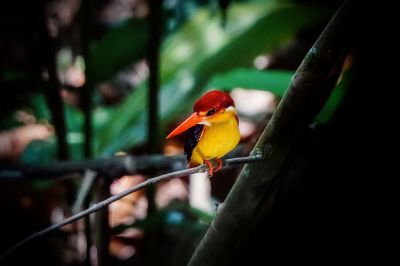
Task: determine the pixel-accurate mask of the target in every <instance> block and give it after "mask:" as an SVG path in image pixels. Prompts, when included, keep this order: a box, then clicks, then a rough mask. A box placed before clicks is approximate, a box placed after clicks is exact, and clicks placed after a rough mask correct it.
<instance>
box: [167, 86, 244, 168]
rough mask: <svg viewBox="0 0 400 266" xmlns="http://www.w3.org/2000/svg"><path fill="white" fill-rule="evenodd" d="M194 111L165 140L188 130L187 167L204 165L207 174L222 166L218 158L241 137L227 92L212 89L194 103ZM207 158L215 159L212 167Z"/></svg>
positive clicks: (229, 149)
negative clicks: (207, 168) (206, 167)
mask: <svg viewBox="0 0 400 266" xmlns="http://www.w3.org/2000/svg"><path fill="white" fill-rule="evenodd" d="M193 109H194V113H193V114H192V115H191V116H189V117H188V118H187V119H186V120H185V121H184V122H182V123H181V124H180V125H179V126H178V127H177V128H175V129H174V130H173V131H172V132H171V133H170V134H169V135H168V136H167V139H169V138H172V137H174V136H176V135H178V134H180V133H182V132H184V131H187V139H186V143H185V148H184V149H185V154H186V156H187V159H188V162H189V166H190V167H193V166H197V165H200V164H203V163H205V164H207V165H208V167H209V175H210V176H212V175H213V172H216V171H218V170H220V169H221V167H222V161H221V160H220V158H221V157H223V156H224V155H225V154H227V153H228V152H229V151H231V150H232V149H233V148H235V147H236V145H237V144H238V142H239V140H240V134H239V127H238V125H239V120H238V117H237V113H236V109H235V103H234V102H233V99H232V98H231V97H230V96H229V94H227V93H225V92H222V91H219V90H212V91H209V92H207V93H205V94H204V95H203V96H202V97H201V98H200V99H199V100H197V101H196V103H195V104H194V107H193ZM210 160H215V161H217V162H218V166H217V167H216V168H215V169H213V167H212V163H211V162H210Z"/></svg>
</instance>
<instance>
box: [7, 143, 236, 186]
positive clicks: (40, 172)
mask: <svg viewBox="0 0 400 266" xmlns="http://www.w3.org/2000/svg"><path fill="white" fill-rule="evenodd" d="M243 148H244V147H243V146H242V145H239V146H238V147H236V148H235V149H234V150H233V151H231V152H230V153H229V154H227V155H226V156H225V158H233V157H239V156H241V155H242V154H243ZM88 169H89V170H92V171H94V172H96V173H97V175H99V176H104V177H108V178H118V177H120V176H122V175H133V174H137V173H141V174H145V175H154V174H156V173H159V172H161V171H164V172H169V171H177V170H183V169H186V156H185V155H183V154H182V155H175V156H165V155H161V154H155V155H144V156H131V155H126V156H115V157H110V158H100V159H91V160H83V161H79V162H75V161H66V162H54V163H52V164H51V165H49V164H45V165H38V164H31V165H30V164H16V165H7V164H6V165H2V164H0V180H2V179H6V180H18V179H27V180H36V179H52V180H59V179H64V178H68V177H69V178H75V177H78V176H80V175H83V174H85V173H86V171H87V170H88Z"/></svg>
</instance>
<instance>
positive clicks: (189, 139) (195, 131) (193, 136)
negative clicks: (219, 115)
mask: <svg viewBox="0 0 400 266" xmlns="http://www.w3.org/2000/svg"><path fill="white" fill-rule="evenodd" d="M204 127H205V126H204V125H196V126H194V127H191V128H189V129H188V130H187V131H186V142H185V147H184V150H185V154H186V158H187V160H188V162H189V161H190V157H192V152H193V149H194V147H196V145H197V143H198V142H199V140H200V138H201V135H202V133H203V130H204Z"/></svg>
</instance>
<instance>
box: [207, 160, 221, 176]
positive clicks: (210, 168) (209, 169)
mask: <svg viewBox="0 0 400 266" xmlns="http://www.w3.org/2000/svg"><path fill="white" fill-rule="evenodd" d="M215 161H216V162H217V163H218V165H217V167H216V168H214V167H213V163H212V161H209V160H204V163H205V164H207V166H208V177H212V176H213V175H214V173H215V172H217V171H219V170H221V168H222V160H221V159H215Z"/></svg>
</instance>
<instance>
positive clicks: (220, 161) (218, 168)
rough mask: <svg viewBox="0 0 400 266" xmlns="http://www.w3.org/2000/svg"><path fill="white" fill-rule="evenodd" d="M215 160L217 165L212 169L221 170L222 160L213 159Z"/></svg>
mask: <svg viewBox="0 0 400 266" xmlns="http://www.w3.org/2000/svg"><path fill="white" fill-rule="evenodd" d="M215 161H216V162H217V163H218V166H217V168H215V169H214V172H217V171H219V170H221V168H222V160H221V159H215Z"/></svg>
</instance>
